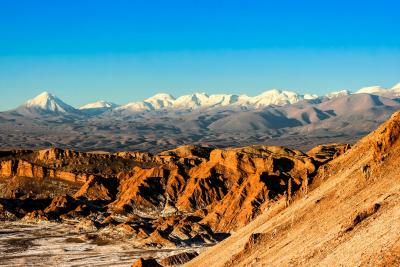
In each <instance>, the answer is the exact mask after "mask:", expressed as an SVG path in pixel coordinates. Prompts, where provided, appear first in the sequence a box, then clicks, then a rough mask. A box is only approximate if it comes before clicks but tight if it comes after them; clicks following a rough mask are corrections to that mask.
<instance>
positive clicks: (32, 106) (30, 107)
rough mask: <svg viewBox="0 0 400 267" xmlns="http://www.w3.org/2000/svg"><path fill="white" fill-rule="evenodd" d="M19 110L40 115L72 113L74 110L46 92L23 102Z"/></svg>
mask: <svg viewBox="0 0 400 267" xmlns="http://www.w3.org/2000/svg"><path fill="white" fill-rule="evenodd" d="M19 109H24V110H25V111H30V112H40V113H55V114H60V113H74V112H76V109H75V108H73V107H72V106H70V105H68V104H66V103H64V102H63V101H62V100H61V99H59V98H58V97H56V96H55V95H52V94H50V93H48V92H43V93H41V94H40V95H38V96H36V97H35V98H32V99H30V100H28V101H27V102H25V103H24V104H23V105H22V106H21V107H20V108H19Z"/></svg>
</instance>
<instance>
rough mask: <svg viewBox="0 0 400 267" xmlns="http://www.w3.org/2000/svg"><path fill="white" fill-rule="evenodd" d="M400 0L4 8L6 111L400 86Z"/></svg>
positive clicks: (54, 3) (89, 2)
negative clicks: (30, 102)
mask: <svg viewBox="0 0 400 267" xmlns="http://www.w3.org/2000/svg"><path fill="white" fill-rule="evenodd" d="M399 11H400V2H399V1H397V0H393V1H388V0H379V1H378V0H376V1H368V0H365V1H361V0H360V1H354V0H353V1H351V0H347V1H344V0H335V1H333V0H332V1H328V0H327V1H321V0H314V1H313V0H309V1H308V0H297V1H294V0H290V1H289V0H279V1H277V0H264V1H257V0H254V1H251V0H247V1H232V0H231V1H218V0H214V1H207V0H203V1H190V0H185V1H173V0H171V1H151V0H147V1H144V0H143V1H135V0H130V1H128V0H109V1H102V0H68V1H67V0H40V1H35V0H18V1H14V0H0V92H1V97H0V110H4V109H9V108H13V107H15V106H16V105H18V104H20V103H21V102H23V101H25V100H26V99H28V98H31V97H33V96H35V95H36V94H38V93H40V92H41V91H44V90H47V91H50V92H52V93H54V94H56V95H58V96H59V97H61V98H62V99H63V100H65V101H66V102H67V103H70V104H72V105H76V106H77V105H80V104H83V103H86V102H90V101H93V100H98V99H106V100H111V101H114V102H117V103H119V104H124V103H127V102H129V101H134V100H141V99H144V98H146V97H149V96H151V95H153V94H154V93H157V92H168V93H171V94H173V95H175V96H178V95H182V94H186V93H191V92H195V91H204V92H207V93H223V92H230V93H247V94H249V95H256V94H258V93H260V92H262V91H264V90H266V89H271V88H280V89H291V90H294V91H298V92H300V93H305V92H311V93H317V94H324V93H326V92H328V91H332V90H338V89H343V88H346V89H349V90H356V89H358V88H359V87H362V86H367V85H375V84H378V85H383V86H387V87H389V86H392V85H394V84H395V83H397V82H400V12H399Z"/></svg>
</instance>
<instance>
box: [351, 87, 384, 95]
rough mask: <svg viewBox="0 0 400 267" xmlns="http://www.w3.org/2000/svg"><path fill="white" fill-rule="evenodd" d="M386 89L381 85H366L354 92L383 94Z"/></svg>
mask: <svg viewBox="0 0 400 267" xmlns="http://www.w3.org/2000/svg"><path fill="white" fill-rule="evenodd" d="M387 91H388V90H386V89H384V88H383V87H382V86H368V87H363V88H361V89H360V90H358V91H357V92H356V94H371V95H383V94H386V93H387Z"/></svg>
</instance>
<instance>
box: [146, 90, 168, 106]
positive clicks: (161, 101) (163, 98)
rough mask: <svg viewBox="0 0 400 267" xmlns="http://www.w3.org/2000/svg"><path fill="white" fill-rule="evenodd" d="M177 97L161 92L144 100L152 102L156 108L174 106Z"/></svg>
mask: <svg viewBox="0 0 400 267" xmlns="http://www.w3.org/2000/svg"><path fill="white" fill-rule="evenodd" d="M174 101H175V98H174V97H173V96H172V95H170V94H165V93H159V94H156V95H154V96H152V97H150V98H147V99H146V100H145V101H144V102H147V103H149V104H151V105H152V106H153V107H154V108H155V109H162V108H169V107H172V106H173V103H174Z"/></svg>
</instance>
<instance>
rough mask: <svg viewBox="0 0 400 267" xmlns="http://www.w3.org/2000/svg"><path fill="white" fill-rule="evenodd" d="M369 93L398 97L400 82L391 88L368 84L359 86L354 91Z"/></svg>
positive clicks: (399, 94)
mask: <svg viewBox="0 0 400 267" xmlns="http://www.w3.org/2000/svg"><path fill="white" fill-rule="evenodd" d="M361 93H364V94H370V95H379V96H386V97H399V96H400V83H398V84H396V85H395V86H393V87H392V88H388V89H386V88H383V87H382V86H370V87H364V88H361V89H360V90H358V91H357V92H356V94H361Z"/></svg>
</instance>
